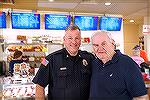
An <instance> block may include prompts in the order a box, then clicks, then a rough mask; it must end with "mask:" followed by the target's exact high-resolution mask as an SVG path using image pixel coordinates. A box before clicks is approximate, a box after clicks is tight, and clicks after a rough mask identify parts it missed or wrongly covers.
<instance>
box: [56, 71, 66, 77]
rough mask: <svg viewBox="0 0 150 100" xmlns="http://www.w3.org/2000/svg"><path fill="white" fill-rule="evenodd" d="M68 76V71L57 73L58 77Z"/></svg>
mask: <svg viewBox="0 0 150 100" xmlns="http://www.w3.org/2000/svg"><path fill="white" fill-rule="evenodd" d="M67 75H68V74H67V70H59V71H58V72H57V76H58V77H65V76H67Z"/></svg>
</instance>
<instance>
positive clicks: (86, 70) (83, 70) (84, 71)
mask: <svg viewBox="0 0 150 100" xmlns="http://www.w3.org/2000/svg"><path fill="white" fill-rule="evenodd" d="M81 73H82V74H91V69H90V67H89V66H84V65H83V66H82V68H81Z"/></svg>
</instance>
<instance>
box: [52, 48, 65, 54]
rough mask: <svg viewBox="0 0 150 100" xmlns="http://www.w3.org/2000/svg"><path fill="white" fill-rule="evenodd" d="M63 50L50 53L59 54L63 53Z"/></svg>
mask: <svg viewBox="0 0 150 100" xmlns="http://www.w3.org/2000/svg"><path fill="white" fill-rule="evenodd" d="M62 52H63V49H61V50H58V51H55V52H53V53H51V54H50V55H58V54H61V53H62Z"/></svg>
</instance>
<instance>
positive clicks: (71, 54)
mask: <svg viewBox="0 0 150 100" xmlns="http://www.w3.org/2000/svg"><path fill="white" fill-rule="evenodd" d="M66 50H67V49H66ZM67 52H68V53H69V54H70V56H76V55H77V54H78V51H77V52H74V53H73V52H70V51H69V50H67Z"/></svg>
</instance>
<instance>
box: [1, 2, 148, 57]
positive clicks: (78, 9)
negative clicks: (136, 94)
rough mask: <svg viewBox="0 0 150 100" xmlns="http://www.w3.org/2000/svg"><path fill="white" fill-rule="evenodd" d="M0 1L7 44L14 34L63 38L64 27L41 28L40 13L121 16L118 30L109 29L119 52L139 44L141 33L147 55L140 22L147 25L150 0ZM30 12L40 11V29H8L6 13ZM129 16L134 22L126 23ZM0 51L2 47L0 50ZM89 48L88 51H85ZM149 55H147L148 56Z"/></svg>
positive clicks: (130, 49)
mask: <svg viewBox="0 0 150 100" xmlns="http://www.w3.org/2000/svg"><path fill="white" fill-rule="evenodd" d="M2 1H3V0H2ZM5 1H7V2H6V3H1V4H0V10H1V11H5V12H6V13H7V15H8V16H7V28H6V29H0V35H3V36H4V37H5V38H6V41H7V42H8V43H11V42H14V41H15V40H16V36H17V35H26V36H27V37H31V36H38V35H49V36H54V37H61V38H62V37H63V35H64V30H59V31H58V30H45V29H44V17H43V16H44V13H58V14H71V15H97V16H104V15H105V16H115V17H120V16H121V17H123V24H122V28H121V31H119V32H113V31H112V32H111V33H112V35H113V37H114V39H115V40H116V43H119V44H120V46H119V47H118V48H119V49H120V50H121V51H122V52H123V53H125V54H127V55H129V56H131V55H132V48H133V47H134V46H135V45H136V44H139V37H142V36H144V48H145V50H146V51H147V52H148V54H150V50H149V49H150V46H149V45H148V41H150V39H149V38H150V36H149V34H145V35H144V34H143V25H149V24H150V0H134V1H133V0H132V1H131V0H126V1H124V0H123V1H122V0H55V1H54V2H50V1H48V0H14V1H13V0H5ZM108 1H110V2H111V3H112V4H111V5H109V6H105V5H104V3H105V2H108ZM11 11H18V12H33V13H40V14H41V28H40V30H32V29H30V30H27V29H12V28H11V21H10V16H9V14H10V12H11ZM131 19H133V20H134V21H135V22H132V23H131V22H129V21H130V20H131ZM93 32H94V31H82V32H81V33H82V37H91V35H92V33H93ZM89 46H90V44H86V45H84V47H83V48H82V49H86V50H88V49H89ZM1 51H2V50H1ZM89 51H90V50H89ZM148 56H149V58H150V55H148ZM5 57H6V55H5V54H4V53H1V55H0V60H6V58H5Z"/></svg>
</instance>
